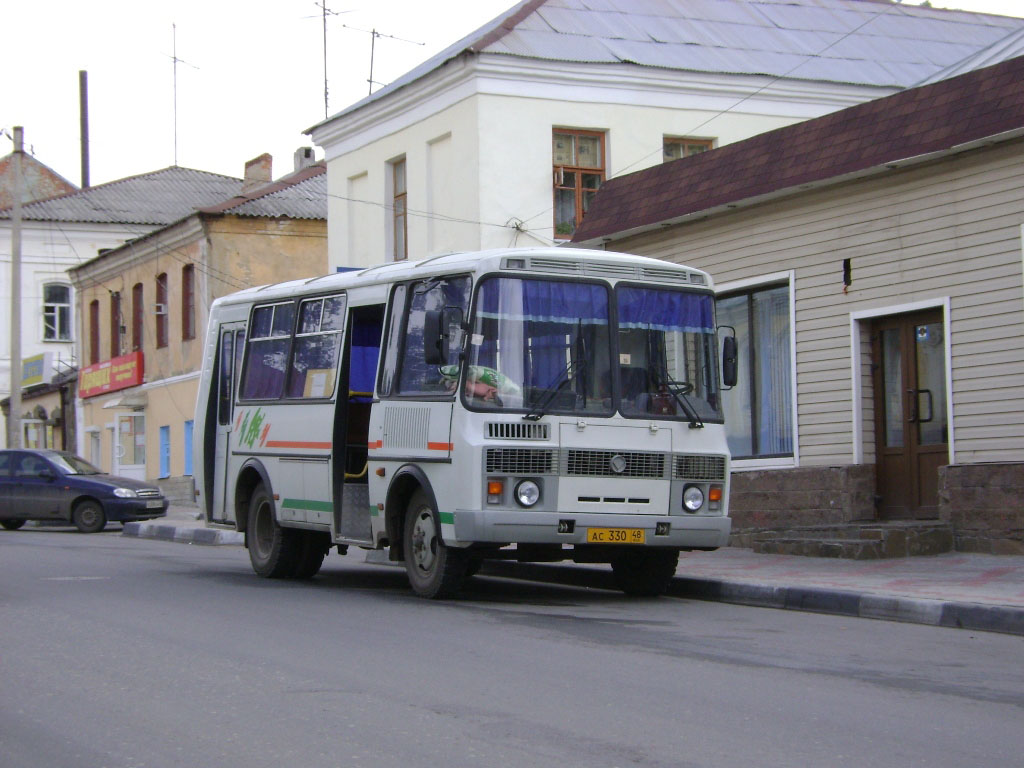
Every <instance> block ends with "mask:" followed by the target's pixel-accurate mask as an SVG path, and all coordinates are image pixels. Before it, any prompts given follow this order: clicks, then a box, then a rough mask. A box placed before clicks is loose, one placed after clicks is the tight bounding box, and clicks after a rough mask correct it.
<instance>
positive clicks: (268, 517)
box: [245, 485, 302, 579]
mask: <svg viewBox="0 0 1024 768" xmlns="http://www.w3.org/2000/svg"><path fill="white" fill-rule="evenodd" d="M295 534H296V531H293V530H290V529H288V528H282V527H281V526H280V525H278V524H277V520H276V519H275V517H274V500H273V498H271V496H270V494H269V493H267V490H266V488H264V487H263V486H262V485H260V486H259V487H258V488H257V489H256V492H255V493H254V494H253V495H252V498H251V499H250V500H249V520H248V523H247V525H246V536H245V541H246V544H247V546H248V547H249V561H250V562H251V563H252V569H253V570H254V571H256V574H257V575H259V576H262V577H264V578H266V579H287V578H289V577H291V576H292V575H293V574H294V573H295V570H296V567H297V566H298V564H299V559H300V557H301V555H302V542H301V540H300V539H299V537H298V536H296V535H295Z"/></svg>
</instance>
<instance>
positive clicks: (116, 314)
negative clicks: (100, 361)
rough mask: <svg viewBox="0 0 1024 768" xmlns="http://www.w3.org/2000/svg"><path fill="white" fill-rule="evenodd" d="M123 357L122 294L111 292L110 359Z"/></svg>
mask: <svg viewBox="0 0 1024 768" xmlns="http://www.w3.org/2000/svg"><path fill="white" fill-rule="evenodd" d="M120 356H121V292H120V291H111V292H110V359H111V360H113V359H114V358H115V357H120Z"/></svg>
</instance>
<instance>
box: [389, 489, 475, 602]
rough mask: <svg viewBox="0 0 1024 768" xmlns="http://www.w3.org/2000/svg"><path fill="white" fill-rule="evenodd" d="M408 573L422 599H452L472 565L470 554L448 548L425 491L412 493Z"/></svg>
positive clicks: (406, 541)
mask: <svg viewBox="0 0 1024 768" xmlns="http://www.w3.org/2000/svg"><path fill="white" fill-rule="evenodd" d="M402 539H403V545H404V547H403V549H404V552H405V572H406V574H408V576H409V584H410V585H411V586H412V590H413V592H415V593H416V594H417V595H419V596H420V597H429V598H440V597H451V596H452V595H454V594H455V593H456V592H458V591H459V587H461V586H462V582H463V580H464V579H465V576H466V568H467V566H468V564H469V555H468V552H467V551H466V550H464V549H456V548H454V547H449V546H446V545H445V543H444V542H443V541H442V540H441V523H440V518H439V516H438V514H437V510H436V509H434V505H433V504H432V503H431V501H430V497H428V496H427V494H426V492H425V491H423V490H422V489H420V490H418V491H416V493H414V494H413V496H412V499H410V501H409V507H408V509H407V510H406V514H405V530H404V531H403V532H402Z"/></svg>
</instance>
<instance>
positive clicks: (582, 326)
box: [463, 277, 613, 418]
mask: <svg viewBox="0 0 1024 768" xmlns="http://www.w3.org/2000/svg"><path fill="white" fill-rule="evenodd" d="M475 312H476V314H475V317H474V319H473V330H472V335H471V336H470V339H469V349H468V355H467V365H466V372H465V386H464V388H463V397H464V398H465V402H466V403H467V404H468V405H469V406H470V407H473V408H482V409H488V410H513V411H525V412H526V417H527V418H540V417H541V416H542V415H543V414H545V413H548V412H554V413H589V414H606V415H611V413H612V408H613V404H612V391H611V386H610V385H611V373H612V371H611V337H610V322H609V299H608V287H607V286H606V285H601V284H596V283H582V282H562V281H556V280H527V279H520V278H510V277H491V278H487V279H485V280H484V281H482V283H481V285H480V291H479V294H478V296H477V301H476V309H475Z"/></svg>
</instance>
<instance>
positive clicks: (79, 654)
mask: <svg viewBox="0 0 1024 768" xmlns="http://www.w3.org/2000/svg"><path fill="white" fill-rule="evenodd" d="M362 557H363V555H362V553H357V554H353V555H349V556H347V557H344V558H342V557H339V556H337V555H331V556H330V557H328V558H327V561H326V562H325V566H324V570H323V571H322V572H321V575H320V576H318V577H317V578H316V579H314V580H313V581H312V582H310V583H291V582H272V581H265V580H262V579H259V578H257V577H256V576H255V575H253V573H252V572H251V570H250V567H249V563H248V559H247V557H246V553H245V550H243V549H241V548H238V547H201V546H189V545H182V544H173V543H167V542H162V541H154V540H146V539H131V538H124V537H121V536H120V535H119V534H118V533H117V532H116V526H112V530H111V531H109V532H106V533H102V534H97V535H92V536H85V535H81V534H77V533H73V532H71V531H67V532H65V531H53V530H33V529H22V530H21V531H17V532H0V768H23V767H29V766H31V767H32V768H40V767H41V766H46V767H47V768H63V767H65V766H66V767H67V768H71V767H72V766H73V767H74V768H129V767H130V768H136V767H137V768H143V767H145V768H163V766H190V767H192V766H245V768H261V767H262V766H303V768H307V767H316V766H332V767H333V766H345V767H346V768H349V767H351V766H361V765H365V766H371V765H372V766H375V767H377V766H383V767H387V766H403V767H409V766H411V767H414V768H418V767H419V766H431V767H434V766H474V767H478V766H516V767H518V766H560V767H561V766H587V767H588V768H595V767H604V766H608V767H611V766H620V767H622V768H625V767H626V766H673V767H674V768H686V767H687V766H715V767H716V768H717V767H718V766H744V767H745V768H747V767H749V766H751V765H753V766H810V765H814V766H843V765H849V766H863V765H872V766H913V765H927V766H930V767H931V768H935V767H937V766H957V767H958V768H960V767H961V766H965V765H970V766H974V767H977V766H1000V768H1004V767H1005V766H1010V765H1019V764H1020V760H1021V755H1022V754H1024V735H1022V730H1021V728H1020V724H1021V722H1024V717H1022V716H1024V665H1022V664H1021V659H1022V658H1024V638H1020V637H1014V636H1008V635H997V634H991V633H973V632H969V631H965V630H952V629H944V628H937V627H926V626H919V625H911V624H897V623H889V622H879V621H870V620H865V619H851V618H842V617H835V616H824V615H815V614H805V613H794V612H788V611H775V610H770V609H761V608H752V607H743V606H735V605H725V604H720V603H707V602H697V601H687V600H679V599H672V598H662V599H651V600H633V599H629V598H626V597H623V596H621V595H620V594H618V593H616V592H613V591H604V590H600V589H590V588H581V587H576V586H570V585H564V584H554V583H536V582H527V581H518V580H514V579H507V578H497V577H493V576H478V577H476V578H475V579H474V580H473V582H472V585H471V587H470V588H468V589H467V590H466V593H465V596H464V597H463V598H462V599H459V600H456V601H451V602H441V603H436V602H428V601H425V600H421V599H418V598H415V597H413V596H412V595H411V593H410V592H409V591H408V588H407V586H406V582H405V577H404V574H403V572H402V571H400V570H398V569H395V568H389V567H386V566H371V565H366V564H364V563H363V562H362Z"/></svg>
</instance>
